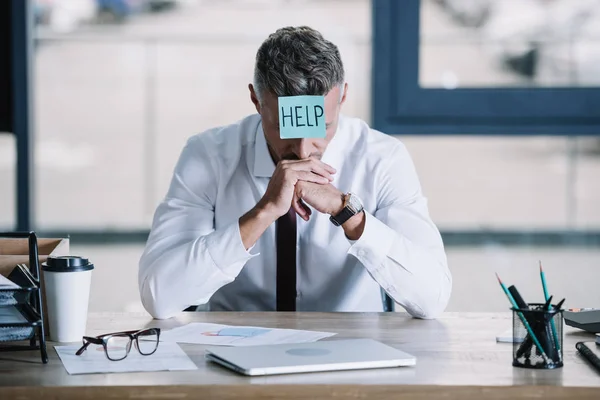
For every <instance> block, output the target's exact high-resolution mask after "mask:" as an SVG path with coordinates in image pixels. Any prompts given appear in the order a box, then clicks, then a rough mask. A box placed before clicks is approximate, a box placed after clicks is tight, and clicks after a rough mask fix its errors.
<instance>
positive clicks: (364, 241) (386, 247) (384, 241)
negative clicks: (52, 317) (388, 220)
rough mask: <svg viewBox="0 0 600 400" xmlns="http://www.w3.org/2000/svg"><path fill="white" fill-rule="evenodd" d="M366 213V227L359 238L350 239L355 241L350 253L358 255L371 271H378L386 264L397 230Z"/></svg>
mask: <svg viewBox="0 0 600 400" xmlns="http://www.w3.org/2000/svg"><path fill="white" fill-rule="evenodd" d="M364 213H365V229H364V230H363V233H362V235H361V236H360V238H359V239H358V240H356V241H350V243H352V242H354V243H352V246H350V249H349V250H348V254H352V255H353V256H354V257H356V258H357V259H358V260H359V261H360V262H361V263H362V264H363V265H364V266H365V267H366V268H367V269H368V270H369V271H371V272H376V271H377V270H378V269H379V268H380V267H381V266H382V265H384V261H385V259H386V257H387V256H388V254H389V252H390V249H391V247H392V243H393V242H394V235H395V232H393V231H391V229H390V227H388V226H387V225H386V224H384V223H383V222H381V221H380V220H378V219H377V218H375V217H374V216H373V215H372V214H370V213H368V212H366V211H364ZM390 231H391V232H390Z"/></svg>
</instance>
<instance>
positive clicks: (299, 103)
mask: <svg viewBox="0 0 600 400" xmlns="http://www.w3.org/2000/svg"><path fill="white" fill-rule="evenodd" d="M325 133H326V129H325V97H324V96H282V97H279V137H280V138H282V139H298V138H325Z"/></svg>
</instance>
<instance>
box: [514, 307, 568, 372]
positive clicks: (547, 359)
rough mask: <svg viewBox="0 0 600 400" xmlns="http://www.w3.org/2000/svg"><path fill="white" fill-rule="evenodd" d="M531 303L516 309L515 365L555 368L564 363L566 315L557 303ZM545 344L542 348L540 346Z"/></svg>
mask: <svg viewBox="0 0 600 400" xmlns="http://www.w3.org/2000/svg"><path fill="white" fill-rule="evenodd" d="M543 307H544V305H543V304H529V308H528V309H516V308H512V312H513V338H515V340H514V341H513V366H514V367H520V368H534V369H554V368H560V367H562V366H563V352H562V349H563V315H562V310H559V309H555V308H554V307H553V306H551V307H550V309H549V310H544V309H543ZM540 347H541V349H540Z"/></svg>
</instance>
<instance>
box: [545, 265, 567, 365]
mask: <svg viewBox="0 0 600 400" xmlns="http://www.w3.org/2000/svg"><path fill="white" fill-rule="evenodd" d="M540 278H541V279H542V289H543V290H544V299H545V300H546V301H548V298H549V297H548V285H547V284H546V274H545V273H544V270H543V269H542V262H541V261H540ZM550 308H551V305H550V304H548V310H550ZM559 312H560V310H559ZM550 325H551V327H552V336H553V337H554V344H555V345H556V350H557V352H558V357H560V359H562V355H561V354H560V353H561V352H560V341H559V340H558V333H557V332H556V325H555V324H554V318H552V319H551V320H550Z"/></svg>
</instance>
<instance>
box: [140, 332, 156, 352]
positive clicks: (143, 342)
mask: <svg viewBox="0 0 600 400" xmlns="http://www.w3.org/2000/svg"><path fill="white" fill-rule="evenodd" d="M137 345H138V350H139V352H140V353H142V354H143V355H146V356H148V355H150V354H152V353H154V352H155V351H156V349H157V348H158V330H157V329H148V330H145V331H142V332H139V333H138V336H137Z"/></svg>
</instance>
